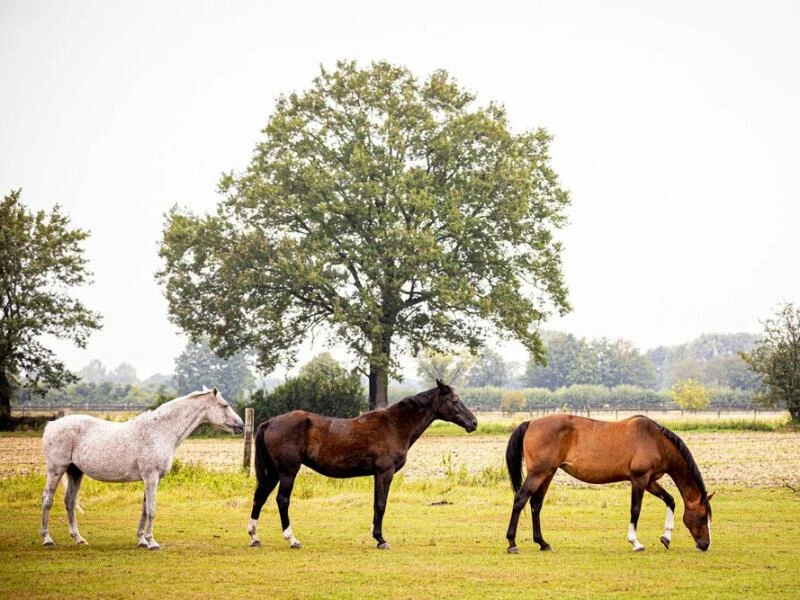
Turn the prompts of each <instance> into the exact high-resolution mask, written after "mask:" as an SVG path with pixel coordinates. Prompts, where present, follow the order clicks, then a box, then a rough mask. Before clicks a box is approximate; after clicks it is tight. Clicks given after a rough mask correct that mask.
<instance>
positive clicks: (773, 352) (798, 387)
mask: <svg viewBox="0 0 800 600" xmlns="http://www.w3.org/2000/svg"><path fill="white" fill-rule="evenodd" d="M763 325H764V333H763V337H762V339H761V340H760V341H758V342H757V343H756V345H755V347H754V348H753V350H751V351H750V352H740V353H739V355H740V356H741V357H742V358H743V359H744V361H745V362H746V363H747V364H748V366H749V367H750V369H751V370H752V372H753V373H754V374H755V376H756V377H757V378H759V379H760V381H761V390H760V391H759V392H758V393H757V394H756V396H755V401H756V402H758V403H760V404H762V405H764V406H769V407H778V406H785V407H786V409H787V410H788V411H789V414H790V415H791V419H792V421H794V422H800V307H795V306H794V305H793V304H792V303H791V302H786V303H784V304H783V305H782V306H781V307H780V308H779V309H778V310H777V311H776V312H775V314H774V315H773V316H772V317H771V318H769V319H767V320H766V321H764V323H763Z"/></svg>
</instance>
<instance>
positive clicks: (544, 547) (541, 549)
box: [539, 544, 552, 552]
mask: <svg viewBox="0 0 800 600" xmlns="http://www.w3.org/2000/svg"><path fill="white" fill-rule="evenodd" d="M539 550H540V551H541V552H550V551H551V550H552V548H551V547H550V544H547V545H545V546H542V547H541V548H539Z"/></svg>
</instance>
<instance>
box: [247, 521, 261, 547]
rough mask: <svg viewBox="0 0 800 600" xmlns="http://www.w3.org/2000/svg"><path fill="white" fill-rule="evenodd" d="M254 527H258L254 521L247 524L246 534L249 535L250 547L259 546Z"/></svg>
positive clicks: (259, 542) (259, 541)
mask: <svg viewBox="0 0 800 600" xmlns="http://www.w3.org/2000/svg"><path fill="white" fill-rule="evenodd" d="M256 525H258V521H257V520H256V519H250V522H249V523H248V524H247V533H249V534H250V545H251V546H260V545H261V540H259V539H258V533H256Z"/></svg>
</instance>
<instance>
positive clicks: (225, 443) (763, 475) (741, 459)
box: [0, 432, 800, 489]
mask: <svg viewBox="0 0 800 600" xmlns="http://www.w3.org/2000/svg"><path fill="white" fill-rule="evenodd" d="M680 435H681V438H682V439H683V440H684V441H685V442H686V444H687V446H689V448H690V449H691V451H692V454H693V455H694V458H695V460H696V461H697V464H698V465H699V466H700V470H701V472H702V473H703V479H704V480H705V482H706V485H707V486H708V487H713V486H739V485H743V486H752V487H781V486H785V485H790V486H792V487H793V488H795V489H797V488H800V433H775V432H730V433H728V432H726V433H692V432H684V433H681V434H680ZM506 443H507V438H506V436H458V437H441V436H429V437H426V436H423V437H422V438H420V439H419V440H418V441H417V443H416V444H415V445H414V447H413V448H411V450H410V451H409V454H408V462H407V463H406V466H405V467H404V469H403V471H402V474H403V476H404V477H405V478H406V479H407V480H419V479H426V478H438V477H444V476H446V474H447V473H448V471H453V472H458V471H460V470H462V469H466V471H467V472H468V473H470V474H476V473H479V472H481V471H482V470H483V469H486V468H491V469H499V468H505V467H504V464H505V463H504V456H505V448H506ZM243 450H244V445H243V440H242V438H240V437H233V436H231V437H230V438H217V439H200V438H197V439H195V438H190V439H188V440H186V441H185V442H184V443H183V444H182V445H181V447H180V448H179V449H178V452H177V455H176V458H177V459H178V460H180V461H181V462H183V463H187V464H196V465H203V466H205V467H207V468H209V469H211V470H215V471H235V470H237V469H239V468H241V465H242V456H243ZM43 468H44V457H43V455H42V449H41V440H40V438H38V437H0V477H10V476H14V475H23V474H28V473H42V472H43ZM555 482H556V483H557V484H563V485H584V484H581V483H580V482H578V481H576V480H574V479H572V478H571V477H569V476H568V475H566V474H565V473H562V472H559V473H558V475H557V476H556V480H555Z"/></svg>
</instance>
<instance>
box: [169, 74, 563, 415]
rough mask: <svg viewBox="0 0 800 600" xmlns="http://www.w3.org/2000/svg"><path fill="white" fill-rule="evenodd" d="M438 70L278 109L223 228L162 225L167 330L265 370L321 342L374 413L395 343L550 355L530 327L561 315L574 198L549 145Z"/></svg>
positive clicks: (220, 222) (336, 89) (337, 82)
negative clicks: (355, 364) (251, 359)
mask: <svg viewBox="0 0 800 600" xmlns="http://www.w3.org/2000/svg"><path fill="white" fill-rule="evenodd" d="M475 99H476V98H475V96H474V95H473V94H472V93H470V92H468V91H465V90H463V89H461V88H460V87H459V86H458V85H457V83H456V82H455V81H454V80H453V79H452V78H451V77H450V76H449V75H448V74H447V73H446V72H445V71H436V72H434V73H433V74H432V75H430V76H429V77H428V78H426V79H425V80H419V79H417V78H416V77H415V76H414V75H413V74H412V73H411V72H409V71H408V70H407V69H405V68H403V67H400V66H395V65H391V64H388V63H385V62H379V63H373V64H371V65H370V66H368V67H366V68H359V67H358V66H357V65H356V63H354V62H339V63H337V67H336V69H335V70H334V71H328V70H326V69H324V68H322V69H321V70H320V73H319V75H318V76H317V77H316V78H315V79H314V80H313V83H312V85H311V87H310V88H309V89H308V90H306V91H304V92H302V93H292V94H290V95H288V96H281V97H280V98H279V99H278V100H277V103H276V107H275V111H274V113H273V114H272V116H271V117H270V118H269V120H268V122H267V125H266V127H265V128H264V130H263V133H264V138H263V140H262V141H261V142H260V143H259V144H258V146H257V148H256V150H255V153H254V156H253V159H252V161H251V163H250V165H249V167H248V168H247V169H246V170H245V171H244V172H242V173H239V174H234V173H230V174H228V175H226V176H224V177H223V179H222V181H221V185H220V189H221V192H222V193H223V194H224V199H223V200H222V201H221V202H220V204H219V206H218V208H217V211H216V214H213V215H210V216H205V217H197V216H195V215H192V214H188V213H186V212H183V211H181V210H179V209H174V210H173V211H171V212H170V213H169V215H168V217H167V222H166V226H165V230H164V236H163V243H162V246H161V257H162V258H163V260H164V263H163V264H164V266H163V269H162V270H161V271H160V273H159V278H160V280H161V281H162V282H163V283H164V285H165V292H166V297H167V299H168V302H169V310H170V315H171V318H172V320H173V321H174V322H175V323H176V324H177V325H179V326H180V327H182V328H183V329H184V330H185V331H187V332H189V333H190V335H192V336H195V337H196V336H199V335H203V334H207V335H209V336H210V340H211V345H212V347H213V348H214V349H215V350H216V351H219V352H221V353H223V354H224V355H229V354H232V353H234V352H237V351H240V350H242V349H245V348H252V349H255V350H256V352H257V357H258V363H259V366H260V367H261V368H262V369H263V370H264V371H266V372H270V371H271V370H272V369H273V368H274V367H275V366H276V365H277V364H278V363H279V362H287V361H291V360H292V359H293V357H294V352H295V350H296V348H297V346H298V344H299V343H300V342H302V341H303V340H304V339H306V337H307V335H308V334H309V333H311V332H314V331H316V330H318V329H319V328H323V329H326V330H327V331H328V332H330V333H332V334H333V338H332V339H333V340H334V341H335V342H337V343H341V344H343V345H345V346H347V347H348V348H349V350H350V351H351V352H352V353H353V354H354V355H355V357H356V358H357V360H358V361H359V365H360V367H361V369H362V371H363V372H364V373H365V374H367V375H368V376H369V382H370V390H369V391H370V405H371V406H376V405H377V406H384V405H385V403H386V388H387V385H388V377H389V375H390V374H391V375H395V374H396V368H397V363H396V361H395V360H394V358H393V356H394V352H395V351H396V350H397V349H398V346H400V347H401V349H402V350H404V351H406V352H408V353H409V354H412V355H416V354H417V353H418V352H419V350H420V349H423V348H434V349H437V350H441V349H442V348H443V346H466V347H469V348H470V349H471V350H473V351H474V350H477V348H478V347H479V346H481V345H482V343H483V341H484V340H485V339H486V337H487V335H488V334H489V332H496V331H497V330H500V331H501V332H503V333H505V334H507V335H510V336H513V337H515V338H517V339H518V340H520V341H521V342H522V343H523V344H524V345H525V346H526V347H527V349H528V350H529V351H530V352H531V354H532V355H534V356H537V357H540V358H541V357H542V356H543V348H542V344H541V340H540V338H539V333H538V327H539V325H540V323H541V322H542V321H543V319H545V318H546V316H547V315H548V314H550V313H551V312H553V311H556V312H558V313H562V314H563V313H564V312H566V311H567V310H568V309H569V305H568V301H567V291H566V287H565V285H564V282H563V278H562V273H561V245H560V244H559V242H558V241H557V240H556V239H555V238H554V232H555V230H556V229H558V228H560V227H561V226H563V225H564V223H565V214H564V211H565V208H566V206H567V205H568V201H569V199H568V194H567V192H565V191H564V190H562V189H561V187H560V185H559V181H558V178H557V176H556V174H555V172H554V171H553V170H552V168H551V167H550V157H549V145H550V141H551V138H550V135H549V134H548V133H547V132H546V131H545V130H543V129H535V130H532V131H524V132H521V133H512V131H511V129H510V127H509V123H508V121H507V117H506V112H505V110H504V108H503V107H502V106H500V105H499V104H496V103H490V104H488V105H486V106H476V105H475Z"/></svg>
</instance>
